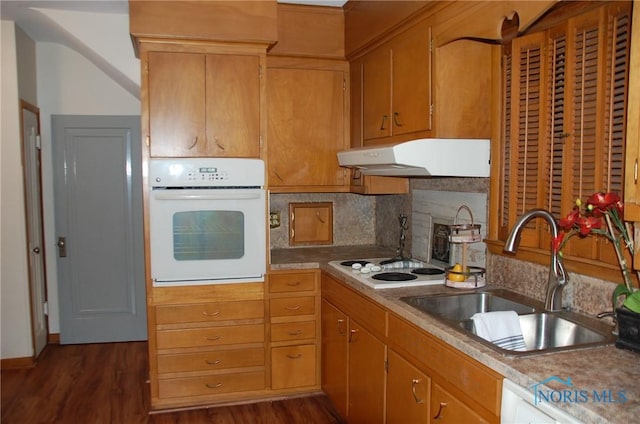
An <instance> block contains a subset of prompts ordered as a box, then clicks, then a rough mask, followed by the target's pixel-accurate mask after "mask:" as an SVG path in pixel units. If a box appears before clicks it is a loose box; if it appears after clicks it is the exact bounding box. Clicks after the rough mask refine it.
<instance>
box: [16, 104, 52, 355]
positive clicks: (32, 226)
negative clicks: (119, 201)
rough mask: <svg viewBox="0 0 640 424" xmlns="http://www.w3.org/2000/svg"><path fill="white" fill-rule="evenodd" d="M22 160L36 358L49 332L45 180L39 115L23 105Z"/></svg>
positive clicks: (30, 106) (33, 109)
mask: <svg viewBox="0 0 640 424" xmlns="http://www.w3.org/2000/svg"><path fill="white" fill-rule="evenodd" d="M20 106H21V107H20V112H21V113H20V118H21V120H22V157H23V160H24V183H25V195H26V204H25V206H26V214H27V243H28V244H27V247H28V249H29V250H28V252H27V253H28V255H29V295H30V298H31V332H32V336H33V349H34V357H37V356H38V355H39V354H40V352H42V349H44V348H45V346H46V345H47V338H48V336H49V330H48V326H47V316H46V313H45V302H46V301H47V296H46V294H47V291H46V286H47V281H46V272H45V255H44V243H43V234H44V231H43V219H42V178H41V175H42V173H41V162H40V158H41V155H40V111H39V109H38V108H37V107H35V106H33V105H31V104H29V103H27V102H24V101H21V102H20Z"/></svg>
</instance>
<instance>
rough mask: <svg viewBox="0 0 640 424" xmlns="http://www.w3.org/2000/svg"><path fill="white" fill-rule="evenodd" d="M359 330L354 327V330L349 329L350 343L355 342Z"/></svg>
mask: <svg viewBox="0 0 640 424" xmlns="http://www.w3.org/2000/svg"><path fill="white" fill-rule="evenodd" d="M358 331H360V330H358V329H357V328H354V329H353V330H351V331H349V343H351V342H355V341H356V340H358V339H357V337H354V336H356V335H357V334H358Z"/></svg>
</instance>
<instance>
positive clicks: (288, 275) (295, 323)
mask: <svg viewBox="0 0 640 424" xmlns="http://www.w3.org/2000/svg"><path fill="white" fill-rule="evenodd" d="M319 279H320V271H319V270H317V269H305V270H283V271H272V272H270V273H269V276H268V297H269V302H268V304H269V345H270V350H269V351H270V358H271V361H270V365H271V374H270V380H271V390H272V391H277V392H280V393H283V394H292V393H306V392H314V391H318V390H319V389H320V366H319V362H320V352H319V349H318V345H319V343H318V338H319V335H320V320H319V315H320V298H319V294H318V291H319V290H318V289H319V286H320V284H319Z"/></svg>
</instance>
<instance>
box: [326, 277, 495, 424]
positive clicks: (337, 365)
mask: <svg viewBox="0 0 640 424" xmlns="http://www.w3.org/2000/svg"><path fill="white" fill-rule="evenodd" d="M321 282H322V286H321V292H322V306H321V313H322V316H321V322H322V329H321V334H322V361H321V364H322V389H323V390H324V392H325V393H326V394H327V395H328V397H329V398H330V399H331V402H332V403H333V405H334V406H335V408H336V409H337V411H338V412H339V413H340V415H341V416H343V417H344V418H346V420H347V422H349V423H367V424H370V423H389V424H395V423H397V424H404V423H412V424H413V423H416V424H418V423H425V424H426V423H441V422H449V423H494V424H497V423H499V422H500V401H501V395H502V379H503V377H502V376H501V375H500V374H498V373H496V372H495V371H493V370H491V369H489V368H487V367H486V366H484V365H482V364H481V363H479V362H477V361H476V360H474V359H472V358H470V357H468V356H467V355H465V354H463V353H462V352H460V351H458V350H456V349H454V348H452V347H450V346H449V345H447V344H446V343H444V342H442V341H441V340H439V339H437V338H436V337H434V336H432V335H430V334H429V333H428V332H426V331H424V330H422V329H421V328H419V327H417V326H415V325H414V324H412V323H410V322H408V321H406V320H405V319H404V318H401V317H399V316H397V315H395V313H392V312H391V311H388V310H386V309H384V308H382V307H381V306H380V305H379V304H377V303H375V302H374V301H372V300H370V299H368V298H367V297H365V296H364V295H362V294H360V293H358V292H357V291H355V290H352V289H350V288H349V287H348V286H347V285H345V284H343V283H341V282H340V281H338V280H336V279H335V278H333V277H331V276H330V275H329V274H327V273H323V274H322V279H321Z"/></svg>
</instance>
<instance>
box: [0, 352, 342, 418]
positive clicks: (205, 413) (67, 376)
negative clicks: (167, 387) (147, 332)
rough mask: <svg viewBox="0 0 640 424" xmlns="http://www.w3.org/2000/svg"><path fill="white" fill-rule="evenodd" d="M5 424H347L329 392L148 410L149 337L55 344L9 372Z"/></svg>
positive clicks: (3, 378) (4, 396) (4, 374)
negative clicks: (185, 408) (33, 361)
mask: <svg viewBox="0 0 640 424" xmlns="http://www.w3.org/2000/svg"><path fill="white" fill-rule="evenodd" d="M0 387H1V395H2V402H1V405H0V410H1V414H0V421H1V422H2V423H3V424H14V423H15V424H25V423H28V424H39V423H42V424H45V423H46V424H49V423H56V424H57V423H62V424H66V423H69V424H85V423H91V424H170V423H171V424H174V423H175V424H183V423H184V424H200V423H202V424H209V423H215V424H342V423H343V421H342V420H341V418H340V417H339V416H338V415H337V413H336V412H335V410H334V408H333V406H332V405H331V403H330V402H329V400H328V398H327V397H326V396H310V397H302V398H293V399H287V400H282V401H277V402H260V403H254V404H246V405H235V406H227V407H211V408H202V409H196V410H189V411H180V412H171V413H160V414H152V415H149V414H148V412H149V409H150V401H149V387H148V382H147V344H146V342H130V343H100V344H86V345H64V346H61V345H50V346H48V347H47V349H46V350H45V352H44V354H43V357H42V358H41V359H40V360H39V362H38V364H37V365H36V366H35V367H33V368H29V369H19V370H3V371H2V375H1V384H0Z"/></svg>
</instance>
